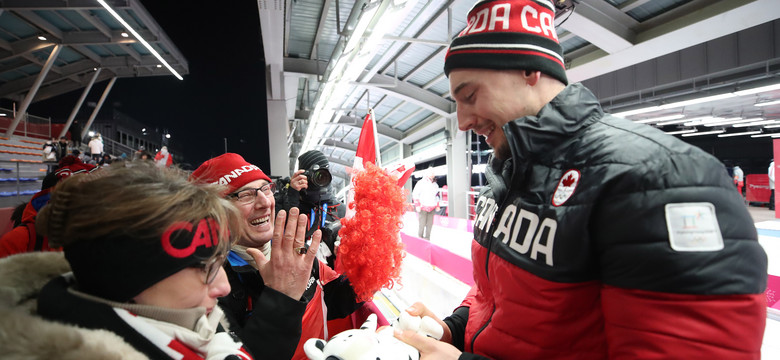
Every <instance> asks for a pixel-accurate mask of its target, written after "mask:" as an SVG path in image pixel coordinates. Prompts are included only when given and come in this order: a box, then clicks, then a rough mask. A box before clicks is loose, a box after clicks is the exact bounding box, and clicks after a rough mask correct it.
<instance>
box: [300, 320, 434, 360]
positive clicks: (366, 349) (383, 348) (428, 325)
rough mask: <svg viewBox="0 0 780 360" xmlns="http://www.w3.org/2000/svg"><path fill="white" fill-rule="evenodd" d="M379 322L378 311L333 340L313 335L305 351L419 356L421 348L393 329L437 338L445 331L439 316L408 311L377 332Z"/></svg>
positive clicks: (319, 357)
mask: <svg viewBox="0 0 780 360" xmlns="http://www.w3.org/2000/svg"><path fill="white" fill-rule="evenodd" d="M376 323H377V320H376V314H371V315H369V316H368V318H367V319H366V322H364V323H363V325H362V326H361V327H360V329H351V330H346V331H342V332H340V333H338V334H336V335H334V336H333V337H332V338H330V341H325V340H322V339H316V338H314V339H309V340H307V341H306V343H304V344H303V351H304V352H305V353H306V356H307V357H308V358H309V359H311V360H326V359H328V360H394V359H398V360H419V359H420V353H419V352H418V351H417V349H415V348H414V347H412V346H410V345H408V344H406V343H404V342H403V341H401V340H398V339H396V338H395V337H393V329H394V328H396V329H399V330H401V331H403V330H414V331H417V333H419V334H422V335H425V336H430V337H432V338H435V339H436V340H439V339H441V336H442V335H443V334H444V330H443V329H442V328H441V325H439V323H437V322H436V320H434V319H432V318H430V317H428V316H425V317H423V318H420V317H417V316H412V315H409V314H408V313H407V312H405V311H402V312H401V315H400V317H399V318H398V319H396V321H394V322H393V325H392V327H389V326H388V327H386V328H384V329H382V330H380V331H378V332H377V331H376Z"/></svg>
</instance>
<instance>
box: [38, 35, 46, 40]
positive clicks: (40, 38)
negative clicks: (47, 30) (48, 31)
mask: <svg viewBox="0 0 780 360" xmlns="http://www.w3.org/2000/svg"><path fill="white" fill-rule="evenodd" d="M38 40H40V41H46V37H45V36H43V35H38Z"/></svg>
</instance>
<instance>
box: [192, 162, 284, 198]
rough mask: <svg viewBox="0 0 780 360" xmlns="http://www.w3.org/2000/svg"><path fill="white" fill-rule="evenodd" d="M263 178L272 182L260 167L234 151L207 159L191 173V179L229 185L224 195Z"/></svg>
mask: <svg viewBox="0 0 780 360" xmlns="http://www.w3.org/2000/svg"><path fill="white" fill-rule="evenodd" d="M261 179H262V180H265V181H268V182H269V183H270V182H271V178H269V177H268V175H266V174H265V173H264V172H263V171H262V170H260V168H259V167H257V166H255V165H252V164H250V163H248V162H246V160H244V158H243V157H241V155H238V154H234V153H226V154H222V155H220V156H217V157H215V158H212V159H209V160H206V162H204V163H203V164H201V165H200V166H198V168H197V169H195V171H193V172H192V175H190V181H196V182H204V183H210V184H219V185H224V186H227V191H226V192H225V193H224V194H223V195H227V194H230V193H234V192H236V191H237V190H238V189H240V188H241V187H242V186H244V185H246V184H249V183H250V182H252V181H255V180H261Z"/></svg>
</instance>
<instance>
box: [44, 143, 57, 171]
mask: <svg viewBox="0 0 780 360" xmlns="http://www.w3.org/2000/svg"><path fill="white" fill-rule="evenodd" d="M56 143H57V139H55V138H51V140H46V142H45V143H44V144H43V162H57V149H56V147H57V145H56ZM49 172H51V171H49Z"/></svg>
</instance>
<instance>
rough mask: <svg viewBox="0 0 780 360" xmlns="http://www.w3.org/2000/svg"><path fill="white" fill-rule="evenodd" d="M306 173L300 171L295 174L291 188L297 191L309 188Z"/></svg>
mask: <svg viewBox="0 0 780 360" xmlns="http://www.w3.org/2000/svg"><path fill="white" fill-rule="evenodd" d="M304 172H306V170H304V169H300V170H298V171H296V172H295V174H293V176H292V179H290V187H291V188H293V189H295V190H296V191H301V189H308V188H309V179H307V178H306V175H303V173H304Z"/></svg>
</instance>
